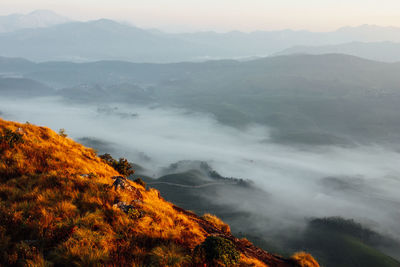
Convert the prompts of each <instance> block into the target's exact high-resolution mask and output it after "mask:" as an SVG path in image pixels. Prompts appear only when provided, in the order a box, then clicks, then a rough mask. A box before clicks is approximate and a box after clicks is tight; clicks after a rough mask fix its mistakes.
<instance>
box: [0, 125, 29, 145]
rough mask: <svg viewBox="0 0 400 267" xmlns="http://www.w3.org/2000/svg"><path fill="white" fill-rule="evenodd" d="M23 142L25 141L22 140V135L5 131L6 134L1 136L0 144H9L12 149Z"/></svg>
mask: <svg viewBox="0 0 400 267" xmlns="http://www.w3.org/2000/svg"><path fill="white" fill-rule="evenodd" d="M23 142H24V139H23V138H22V134H19V133H17V132H13V131H11V130H10V129H5V130H4V133H3V134H2V135H0V144H7V145H8V146H9V147H11V148H13V147H14V145H16V144H20V143H23Z"/></svg>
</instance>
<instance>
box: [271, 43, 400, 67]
mask: <svg viewBox="0 0 400 267" xmlns="http://www.w3.org/2000/svg"><path fill="white" fill-rule="evenodd" d="M332 53H337V54H346V55H353V56H357V57H362V58H366V59H370V60H377V61H383V62H398V61H400V43H393V42H374V43H362V42H352V43H345V44H339V45H326V46H295V47H292V48H289V49H285V50H283V51H281V52H279V53H276V54H275V55H291V54H308V55H322V54H332Z"/></svg>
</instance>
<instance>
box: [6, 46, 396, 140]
mask: <svg viewBox="0 0 400 267" xmlns="http://www.w3.org/2000/svg"><path fill="white" fill-rule="evenodd" d="M18 69H19V70H18ZM399 71H400V64H399V63H383V62H375V61H371V60H365V59H361V58H358V57H354V56H348V55H342V54H328V55H290V56H277V57H268V58H261V59H257V60H251V61H235V60H219V61H208V62H202V63H179V64H178V63H175V64H136V63H129V62H121V61H100V62H92V63H82V64H77V63H70V62H46V63H39V64H38V63H33V62H29V61H24V60H21V59H9V58H8V59H2V60H0V73H1V72H2V73H13V74H14V75H19V76H20V77H22V78H26V79H31V80H35V81H38V82H40V83H43V84H46V85H47V86H51V87H55V88H57V89H62V90H59V91H58V94H59V95H61V96H62V97H63V98H64V99H66V100H68V101H77V102H81V103H82V102H85V103H99V104H100V103H101V104H104V103H109V101H112V102H116V103H136V102H138V103H144V104H160V105H165V106H173V107H181V108H185V109H188V110H191V111H200V112H206V113H209V114H212V115H213V116H215V117H216V118H217V119H218V121H220V122H223V123H225V124H228V125H231V126H234V127H246V126H247V125H249V124H251V123H259V124H263V125H267V126H268V127H270V128H271V130H272V131H271V135H272V138H273V139H274V140H275V141H277V142H280V143H286V144H306V145H341V146H347V145H354V144H359V143H371V142H372V143H375V142H377V143H381V144H390V145H396V144H398V143H399V141H400V135H399V132H400V128H399V125H400V121H399V116H398V111H397V105H398V103H397V99H398V98H399V97H400V92H399V90H398V84H399V82H400V79H399V76H398V73H399ZM113 92H118V96H117V95H116V94H113ZM371 110H373V112H371ZM316 111H318V112H316Z"/></svg>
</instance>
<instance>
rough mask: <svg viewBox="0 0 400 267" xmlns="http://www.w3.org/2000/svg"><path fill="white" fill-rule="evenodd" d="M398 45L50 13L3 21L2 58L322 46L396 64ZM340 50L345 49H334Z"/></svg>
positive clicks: (252, 52) (393, 38) (392, 33)
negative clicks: (179, 28)
mask: <svg viewBox="0 0 400 267" xmlns="http://www.w3.org/2000/svg"><path fill="white" fill-rule="evenodd" d="M370 42H374V43H375V44H369V43H370ZM377 42H380V43H377ZM382 42H383V43H382ZM389 42H390V43H389ZM399 43H400V28H395V27H379V26H372V25H362V26H359V27H345V28H340V29H338V30H337V31H333V32H310V31H293V30H282V31H257V32H251V33H244V32H238V31H233V32H228V33H216V32H195V33H180V34H169V33H164V32H161V31H157V30H146V29H141V28H137V27H134V26H130V25H127V24H121V23H118V22H115V21H112V20H107V19H100V20H95V21H88V22H73V21H70V20H68V19H66V18H64V17H61V16H58V15H57V14H54V13H52V12H50V11H35V12H32V13H30V14H28V15H10V16H5V17H0V56H6V57H24V58H27V59H30V60H33V61H74V62H88V61H97V60H125V61H133V62H151V63H170V62H181V61H205V60H210V59H248V58H254V57H260V56H269V55H273V54H276V53H279V52H280V51H284V52H283V53H284V54H286V53H292V52H291V51H292V50H286V49H293V51H295V53H303V50H305V49H301V50H300V51H299V48H298V47H299V46H302V47H304V46H305V47H309V46H318V47H323V48H324V49H322V48H320V50H321V51H328V52H340V53H347V54H351V55H356V56H361V57H366V58H370V59H377V60H383V61H397V60H398V58H399V56H398V55H399V53H398V51H399V46H400V45H399ZM336 45H340V47H339V48H336V47H331V46H336ZM326 46H329V49H328V48H325V47H326ZM293 47H295V48H293ZM360 47H361V48H360ZM388 47H389V48H388ZM360 50H361V51H360ZM307 51H308V50H307ZM307 51H304V53H307Z"/></svg>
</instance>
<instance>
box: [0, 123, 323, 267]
mask: <svg viewBox="0 0 400 267" xmlns="http://www.w3.org/2000/svg"><path fill="white" fill-rule="evenodd" d="M118 175H119V173H117V172H116V171H115V170H114V169H113V168H112V167H110V166H109V165H107V164H106V162H105V161H103V160H102V159H100V158H99V157H97V155H96V153H95V151H94V150H93V149H89V148H86V147H84V146H82V145H80V144H78V143H76V142H74V141H73V140H71V139H69V138H68V137H66V136H65V135H63V134H62V132H61V133H60V134H57V133H55V132H54V131H52V130H50V129H48V128H45V127H37V126H33V125H31V124H29V123H26V124H20V123H14V122H8V121H4V120H1V119H0V240H1V241H0V248H1V249H0V250H1V251H2V253H1V254H0V265H4V266H53V265H54V266H100V265H101V266H200V265H201V266H221V265H219V264H220V263H221V261H225V262H229V263H228V265H231V266H232V265H233V262H235V260H237V259H238V256H239V255H240V261H239V263H238V264H239V265H240V266H318V264H317V263H316V262H315V260H313V259H312V257H311V256H309V255H308V254H304V253H299V254H296V255H294V256H293V257H292V258H290V259H284V258H282V257H280V256H276V255H273V254H270V253H267V252H265V251H262V250H261V249H258V248H256V247H255V246H253V245H252V244H251V243H250V242H249V241H247V240H246V239H237V238H235V237H234V236H233V235H232V234H231V233H230V229H229V226H227V225H226V224H224V223H223V222H222V221H221V220H219V219H218V218H216V217H214V216H211V215H205V216H203V217H199V216H197V215H195V214H194V213H192V212H189V211H185V210H183V209H181V208H179V207H177V206H175V205H173V204H172V203H169V202H167V201H165V200H164V199H163V198H162V197H161V196H160V194H159V192H158V191H157V190H155V189H145V188H144V187H143V186H142V185H140V184H138V183H134V182H129V181H127V180H123V179H122V178H115V177H114V176H118ZM112 177H114V179H113V178H112ZM118 182H119V183H118ZM118 184H119V185H120V186H117V185H118ZM113 185H115V187H113ZM199 245H200V246H199ZM196 247H197V248H196ZM210 251H211V252H210ZM210 255H211V256H210ZM232 255H233V256H232ZM207 262H208V264H207V265H204V264H205V263H207ZM222 266H223V265H222Z"/></svg>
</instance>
